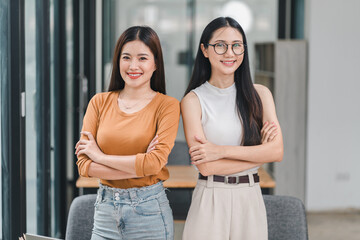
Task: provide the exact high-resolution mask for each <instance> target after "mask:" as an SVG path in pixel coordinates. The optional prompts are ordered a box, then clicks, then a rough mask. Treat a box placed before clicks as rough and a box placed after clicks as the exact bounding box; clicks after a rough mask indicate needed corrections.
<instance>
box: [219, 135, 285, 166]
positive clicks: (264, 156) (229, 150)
mask: <svg viewBox="0 0 360 240" xmlns="http://www.w3.org/2000/svg"><path fill="white" fill-rule="evenodd" d="M220 147H221V148H222V150H221V152H222V156H221V158H222V159H232V160H241V161H249V162H255V163H268V162H280V161H281V160H282V158H283V144H282V141H280V140H278V141H275V140H274V141H272V142H268V143H264V144H261V145H255V146H220Z"/></svg>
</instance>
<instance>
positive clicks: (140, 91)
mask: <svg viewBox="0 0 360 240" xmlns="http://www.w3.org/2000/svg"><path fill="white" fill-rule="evenodd" d="M121 92H122V96H125V97H126V98H128V99H139V98H143V97H144V96H146V95H151V94H152V93H155V91H154V90H152V89H151V88H150V86H148V87H142V88H131V87H127V86H126V85H125V86H124V89H122V90H121Z"/></svg>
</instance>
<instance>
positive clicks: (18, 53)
mask: <svg viewBox="0 0 360 240" xmlns="http://www.w3.org/2000/svg"><path fill="white" fill-rule="evenodd" d="M359 10H360V2H359V1H357V0H345V1H337V0H177V1H172V0H134V1H125V0H103V1H101V0H63V1H62V0H0V40H1V42H0V44H1V45H0V76H1V85H0V88H1V89H0V90H1V104H0V110H1V118H0V121H1V128H0V134H1V144H0V153H1V172H0V174H1V178H0V179H1V186H2V190H1V191H0V195H1V199H2V204H1V207H0V212H1V216H2V218H1V224H0V232H1V234H0V236H2V239H16V238H17V237H18V236H20V234H21V233H23V232H31V233H37V234H41V235H47V236H53V237H59V238H64V234H65V229H66V221H67V212H68V208H69V205H70V204H71V201H72V199H73V198H74V197H76V196H78V195H79V189H78V188H76V186H75V182H76V180H77V178H78V173H77V167H76V165H75V162H76V157H75V155H74V145H75V143H76V142H77V140H78V138H79V132H80V127H81V120H82V117H83V114H84V111H85V109H86V106H87V102H88V101H89V99H90V98H91V97H92V96H93V95H94V94H95V93H97V92H101V91H106V89H107V86H108V83H109V77H110V72H111V67H112V66H111V59H112V55H113V50H114V46H115V43H116V40H117V39H118V37H119V36H120V34H121V33H122V32H123V31H124V30H125V29H126V28H128V27H130V26H133V25H148V26H150V27H152V28H153V29H154V30H155V31H156V32H157V33H158V35H159V37H160V40H161V45H162V48H163V54H164V61H165V70H166V73H165V76H166V84H167V93H168V95H170V96H173V97H175V98H177V99H178V100H181V98H182V96H183V94H184V91H185V89H186V87H187V84H188V81H189V78H190V75H191V71H192V64H193V60H194V56H195V54H196V51H197V45H198V42H199V38H200V35H201V33H202V30H203V29H204V27H205V26H206V25H207V23H209V22H210V21H211V20H212V19H214V18H216V17H218V16H232V17H234V18H235V19H237V20H238V21H239V22H240V23H241V24H242V26H243V27H244V29H245V32H246V34H247V39H248V45H249V46H248V48H249V56H250V64H251V72H252V76H253V79H254V81H255V82H258V83H261V84H264V85H267V86H268V87H269V88H270V89H271V90H272V93H273V95H274V99H275V103H276V107H277V114H278V117H279V121H280V124H281V126H282V131H283V134H284V146H285V154H284V160H283V161H282V162H281V163H276V164H267V165H266V166H265V169H266V170H267V171H268V172H269V173H270V174H271V175H272V177H273V178H274V180H275V181H276V187H275V189H274V190H273V191H272V192H270V193H271V194H277V195H290V196H295V197H297V198H299V199H301V200H302V201H303V202H304V204H305V207H306V209H307V210H308V211H309V212H313V211H333V210H348V209H360V191H358V190H357V189H358V184H359V182H360V177H359V174H357V169H358V168H359V167H360V162H359V155H358V153H357V152H358V151H356V149H357V145H359V143H360V142H359V138H358V136H359V135H360V126H359V124H358V123H359V122H360V108H359V107H358V104H359V102H360V97H359V94H358V93H357V90H358V89H360V81H359V77H358V73H357V68H358V65H359V62H360V57H359V56H360V47H359V44H358V42H359V41H360V30H359V28H357V27H356V23H357V22H359V21H360V15H359V14H358V13H359ZM176 142H177V143H179V144H184V143H185V137H184V134H183V129H182V124H180V127H179V131H178V136H177V139H176ZM170 164H172V163H170ZM182 164H187V163H186V162H185V163H182ZM190 194H191V192H190V193H189V192H187V193H181V194H180V195H179V196H177V199H180V200H181V199H182V200H184V201H187V202H186V203H185V205H186V204H189V200H188V199H189V198H190V196H191V195H190ZM170 200H171V199H170ZM173 201H175V200H174V199H173ZM178 206H182V205H181V203H179V205H178ZM181 210H182V209H181V208H180V209H179V208H176V209H174V211H181ZM184 211H185V210H184ZM184 211H183V213H184ZM354 211H355V210H354ZM185 215H186V213H185Z"/></svg>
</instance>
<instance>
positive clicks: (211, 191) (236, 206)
mask: <svg viewBox="0 0 360 240" xmlns="http://www.w3.org/2000/svg"><path fill="white" fill-rule="evenodd" d="M185 94H186V95H185V97H184V98H183V100H182V101H181V112H182V116H183V123H184V129H185V136H186V141H187V143H188V145H189V148H190V150H189V152H190V155H191V161H192V163H193V164H194V165H195V166H196V167H197V168H198V170H199V172H200V174H199V180H198V183H197V186H196V188H195V190H194V193H193V197H192V202H191V206H190V209H189V213H188V216H187V219H186V222H185V228H184V233H183V239H185V240H187V239H196V240H201V239H206V240H210V239H216V240H224V239H245V240H247V239H251V240H257V239H261V240H263V239H267V221H266V210H265V205H264V201H263V198H262V195H261V189H260V186H259V176H258V175H257V170H258V168H259V166H261V165H262V164H264V163H268V162H280V161H281V160H282V157H283V140H282V134H281V129H280V125H279V122H278V119H277V116H276V112H275V105H274V100H273V97H272V95H271V92H270V91H269V90H268V89H267V88H266V87H265V86H262V85H258V84H253V83H252V80H251V76H250V69H249V58H248V50H247V45H246V37H245V34H244V31H243V29H242V28H241V26H240V25H239V23H237V22H236V21H235V20H234V19H232V18H229V17H226V18H224V17H220V18H217V19H215V20H213V21H212V22H210V23H209V24H208V25H207V26H206V28H205V29H204V31H203V34H202V36H201V39H200V44H199V49H198V52H197V56H196V59H195V65H194V71H193V74H192V77H191V81H190V83H189V86H188V89H187V91H186V93H185Z"/></svg>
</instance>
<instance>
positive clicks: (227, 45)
mask: <svg viewBox="0 0 360 240" xmlns="http://www.w3.org/2000/svg"><path fill="white" fill-rule="evenodd" d="M216 44H219V43H215V44H210V43H208V44H207V45H208V46H212V47H213V48H214V52H215V53H216V54H217V55H224V54H225V53H226V52H227V51H228V50H229V45H231V50H232V51H233V53H234V54H235V55H236V56H239V55H241V54H244V52H245V50H246V46H247V45H246V44H243V43H241V44H242V45H243V46H244V51H243V52H242V53H239V54H236V53H235V52H234V45H235V44H240V43H233V44H227V43H221V44H224V45H226V50H225V52H224V53H218V52H217V51H216V50H215V46H216Z"/></svg>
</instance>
